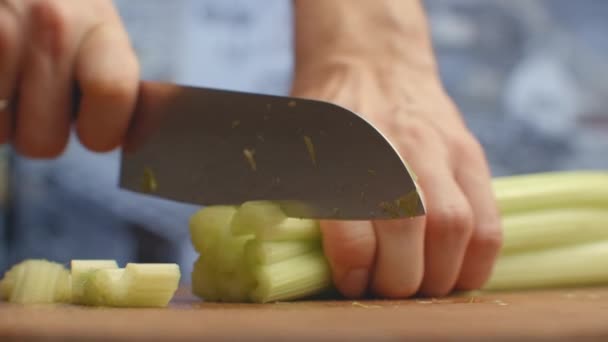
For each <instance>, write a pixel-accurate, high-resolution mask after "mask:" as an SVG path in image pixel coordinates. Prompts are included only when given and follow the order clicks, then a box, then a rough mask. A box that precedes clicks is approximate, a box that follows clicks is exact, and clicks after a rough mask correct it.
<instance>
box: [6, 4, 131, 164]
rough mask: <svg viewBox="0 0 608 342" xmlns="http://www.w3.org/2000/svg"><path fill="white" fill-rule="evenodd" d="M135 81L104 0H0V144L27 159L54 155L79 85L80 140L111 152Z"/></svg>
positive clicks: (119, 29) (122, 36) (127, 50)
mask: <svg viewBox="0 0 608 342" xmlns="http://www.w3.org/2000/svg"><path fill="white" fill-rule="evenodd" d="M138 80H139V66H138V62H137V59H136V56H135V53H134V51H133V49H132V48H131V46H130V43H129V39H128V36H127V34H126V32H125V29H124V27H123V25H122V23H121V21H120V17H119V15H118V13H117V12H116V10H115V8H114V6H113V4H112V1H111V0H86V1H82V0H0V102H2V103H3V105H2V104H0V142H7V141H11V142H12V143H13V144H14V146H15V148H16V150H17V151H18V152H20V153H21V154H23V155H26V156H29V157H39V158H49V157H55V156H57V155H59V154H61V153H62V151H63V150H64V148H65V146H66V144H67V141H68V137H69V132H70V127H71V123H72V112H73V111H74V110H75V109H74V108H73V98H72V97H73V89H74V87H75V86H76V85H78V86H79V88H80V92H81V93H82V98H81V102H80V107H79V108H77V109H76V110H77V112H78V114H77V115H78V119H77V122H76V129H77V133H78V136H79V138H80V141H81V142H82V143H83V145H84V146H86V147H87V148H89V149H91V150H93V151H98V152H105V151H109V150H112V149H114V148H116V147H118V146H119V145H120V144H121V142H122V139H123V136H124V135H125V133H126V130H127V127H128V123H129V121H130V118H131V113H132V111H133V107H134V105H135V101H136V95H137V86H138ZM2 107H4V108H2Z"/></svg>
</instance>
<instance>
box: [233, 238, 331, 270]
mask: <svg viewBox="0 0 608 342" xmlns="http://www.w3.org/2000/svg"><path fill="white" fill-rule="evenodd" d="M320 248H321V242H320V241H319V240H305V241H298V240H295V241H260V240H251V241H249V242H247V244H246V246H245V259H246V260H247V262H249V263H250V265H252V266H253V265H255V264H274V263H276V262H280V261H283V260H286V259H289V258H292V257H295V256H298V255H302V254H306V253H308V252H310V251H313V250H315V249H320Z"/></svg>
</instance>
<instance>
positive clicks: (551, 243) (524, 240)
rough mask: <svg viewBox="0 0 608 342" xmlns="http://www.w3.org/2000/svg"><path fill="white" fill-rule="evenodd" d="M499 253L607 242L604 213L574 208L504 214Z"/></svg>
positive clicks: (607, 218) (607, 217) (607, 221)
mask: <svg viewBox="0 0 608 342" xmlns="http://www.w3.org/2000/svg"><path fill="white" fill-rule="evenodd" d="M502 223H503V230H504V244H503V248H502V254H514V253H520V252H525V251H534V250H541V249H547V248H552V247H559V246H565V245H575V244H580V243H586V242H593V241H598V240H608V210H606V209H597V208H590V209H587V208H574V209H558V210H555V209H554V210H540V211H531V212H523V213H513V214H511V215H506V216H505V217H504V218H503V220H502Z"/></svg>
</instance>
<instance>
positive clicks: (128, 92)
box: [83, 78, 137, 106]
mask: <svg viewBox="0 0 608 342" xmlns="http://www.w3.org/2000/svg"><path fill="white" fill-rule="evenodd" d="M83 87H84V88H85V93H87V92H88V95H90V96H93V97H95V98H97V99H99V101H102V102H105V103H108V104H111V105H115V106H116V105H117V106H122V105H126V104H129V103H131V101H133V99H134V98H135V95H136V91H137V83H136V81H135V80H131V79H130V78H129V79H119V80H114V79H108V78H106V79H98V80H94V81H89V82H87V84H84V85H83Z"/></svg>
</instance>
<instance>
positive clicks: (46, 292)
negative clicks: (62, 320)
mask: <svg viewBox="0 0 608 342" xmlns="http://www.w3.org/2000/svg"><path fill="white" fill-rule="evenodd" d="M68 275H69V273H68V270H67V269H66V268H65V267H64V266H63V265H61V264H59V263H56V262H51V261H48V260H43V259H29V260H25V261H23V262H21V263H19V264H17V265H15V266H13V269H12V271H11V277H13V276H14V278H13V280H12V281H11V282H12V288H10V286H11V285H10V284H8V285H6V287H5V291H6V292H9V291H10V295H9V296H8V299H9V301H10V302H13V303H20V304H50V303H56V302H61V301H65V299H66V298H65V296H66V295H65V293H66V291H69V290H68V289H67V288H66V287H67V286H68V283H67V279H68ZM7 294H8V293H7Z"/></svg>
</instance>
